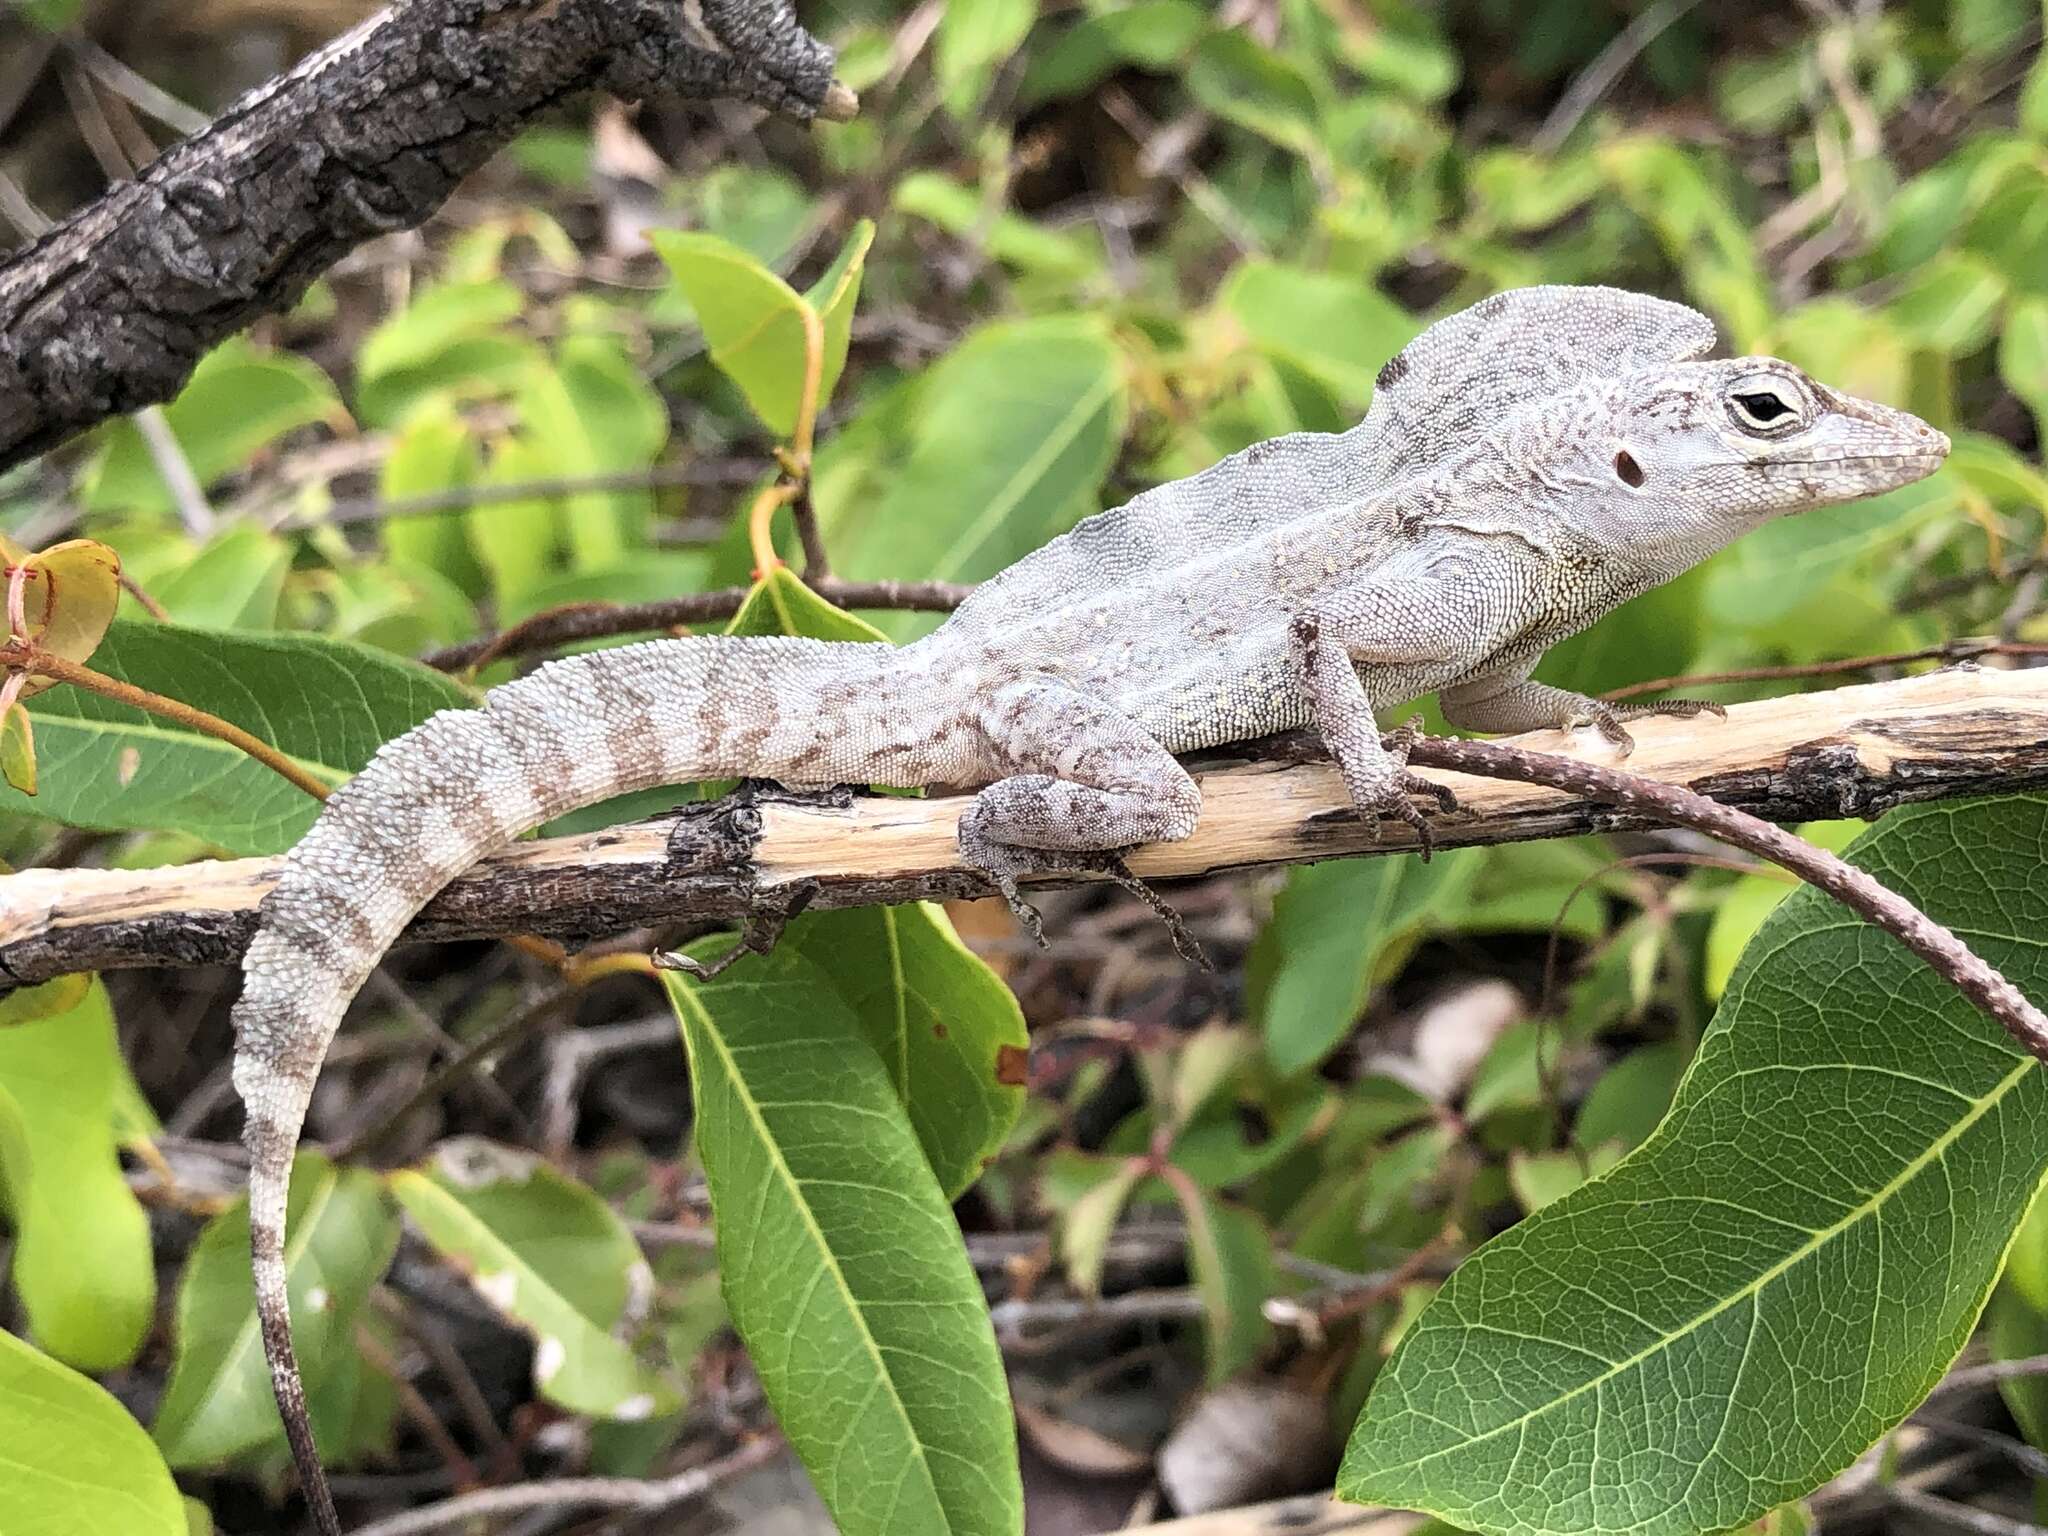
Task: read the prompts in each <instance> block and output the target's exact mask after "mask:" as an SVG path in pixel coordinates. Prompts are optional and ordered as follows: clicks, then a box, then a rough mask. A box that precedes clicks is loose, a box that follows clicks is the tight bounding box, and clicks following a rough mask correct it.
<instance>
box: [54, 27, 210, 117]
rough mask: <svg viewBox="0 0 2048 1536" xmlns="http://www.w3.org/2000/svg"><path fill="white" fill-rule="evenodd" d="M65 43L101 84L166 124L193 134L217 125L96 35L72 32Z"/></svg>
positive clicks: (72, 54)
mask: <svg viewBox="0 0 2048 1536" xmlns="http://www.w3.org/2000/svg"><path fill="white" fill-rule="evenodd" d="M64 46H65V47H66V48H67V49H68V50H69V51H70V53H71V56H72V57H73V58H75V59H76V60H78V62H79V63H81V64H83V65H84V66H85V67H86V68H87V69H88V70H90V71H91V72H92V75H93V78H94V79H96V80H98V81H99V83H100V84H101V85H103V86H105V87H106V88H107V89H108V90H110V91H112V92H114V93H115V94H116V95H118V96H121V97H124V98H126V100H128V101H129V102H130V103H132V104H133V105H134V106H136V107H139V108H140V109H141V110H142V111H144V112H147V113H148V114H149V115H150V116H151V117H153V118H155V119H156V120H157V121H158V122H160V123H162V124H163V125H164V126H165V127H166V128H175V129H176V130H177V131H178V132H179V133H185V134H192V133H204V132H205V131H206V130H207V129H208V128H210V127H211V126H213V119H212V118H210V117H208V116H207V115H206V114H205V113H204V112H201V111H198V110H197V109H196V108H193V107H190V106H187V105H186V104H185V103H184V102H182V101H180V100H178V98H177V97H175V96H173V95H172V94H171V93H170V92H169V91H167V90H165V89H164V88H163V87H162V86H160V85H158V84H157V83H156V82H155V81H153V80H149V79H147V78H145V77H144V76H142V75H139V74H137V73H136V72H135V71H134V70H132V69H130V68H129V67H128V66H127V65H126V64H123V63H122V62H121V61H120V60H119V59H117V58H115V57H114V56H113V55H112V54H111V53H109V52H107V50H106V49H104V48H102V47H101V46H100V45H99V44H98V43H95V42H94V41H92V39H90V38H87V37H78V36H72V37H68V38H66V39H65V41H64Z"/></svg>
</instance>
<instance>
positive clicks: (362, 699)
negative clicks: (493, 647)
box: [0, 619, 474, 854]
mask: <svg viewBox="0 0 2048 1536" xmlns="http://www.w3.org/2000/svg"><path fill="white" fill-rule="evenodd" d="M93 665H94V666H95V667H96V668H98V669H99V670H100V671H102V672H105V673H106V674H108V675H109V676H111V677H115V678H118V679H120V680H121V681H123V682H129V683H134V684H135V685H137V686H138V687H142V688H147V689H149V690H150V691H152V692H154V693H160V694H165V695H168V696H169V697H171V698H174V699H178V700H180V701H181V702H183V703H187V704H191V705H193V706H195V707H197V708H199V709H203V710H206V711H208V712H210V713H212V714H215V715H219V716H221V717H222V718H224V719H226V720H228V721H229V722H231V723H232V724H235V725H239V726H241V727H242V728H243V729H244V730H246V731H249V732H250V733H252V734H253V735H256V736H259V737H261V738H262V739H263V740H265V741H267V742H269V743H271V744H272V745H273V746H275V747H277V748H278V749H280V750H281V751H283V752H284V753H286V754H287V755H288V756H290V757H292V758H294V759H296V760H297V761H298V762H299V763H301V764H303V765H304V766H305V768H306V769H307V770H308V771H309V772H311V773H313V774H314V775H316V776H317V777H319V778H320V779H322V780H324V781H325V782H327V783H330V784H339V783H341V782H342V781H343V780H344V779H346V778H347V777H348V776H349V775H350V774H351V773H354V772H355V771H356V770H357V769H359V768H360V767H362V765H363V764H364V763H366V762H368V761H369V759H370V756H371V754H372V753H374V752H375V751H376V750H377V748H378V747H379V746H381V745H382V744H383V743H384V742H386V741H388V740H390V739H391V738H392V737H393V736H396V735H399V734H400V733H401V732H403V731H406V730H408V729H410V728H411V727H413V726H415V725H417V724H419V723H420V721H422V720H424V719H426V718H427V716H429V715H431V714H433V713H435V712H436V711H438V710H442V709H448V708H453V707H456V706H459V705H464V704H469V703H473V702H474V695H472V694H470V693H469V692H468V691H467V690H465V689H464V688H463V687H462V686H461V685H460V684H458V683H456V682H454V681H453V680H451V679H449V678H447V677H445V676H443V675H442V674H440V673H438V672H435V671H433V670H432V669H431V668H428V667H423V666H420V665H418V664H417V663H414V662H410V661H404V660H401V659H400V658H398V657H395V656H392V655H390V654H389V653H387V652H384V651H377V650H372V649H371V648H370V647H368V646H362V645H355V644H351V643H350V642H348V641H343V640H325V639H321V638H319V637H317V636H314V635H305V634H272V635H246V634H220V633H213V632H210V631H207V630H198V629H186V628H184V627H182V626H180V625H176V624H147V623H136V622H130V621H125V620H118V619H117V620H116V621H115V622H114V624H113V626H112V628H110V629H109V630H108V631H107V637H106V639H105V640H103V641H102V642H101V643H100V647H99V649H98V650H97V651H96V652H95V653H94V654H93ZM30 712H31V713H32V714H33V715H34V716H35V726H36V749H37V755H38V757H39V758H40V760H41V764H42V772H43V784H42V791H41V793H40V794H39V795H37V797H36V798H35V799H33V800H31V799H29V798H28V797H26V796H24V795H22V794H20V792H19V791H17V790H14V789H11V788H0V810H4V811H20V812H26V813H29V814H33V815H39V816H44V817H48V818H51V819H53V820H56V821H61V822H64V823H66V824H68V825H71V826H78V827H94V828H102V829H110V830H173V831H180V832H189V833H191V834H193V835H194V836H197V837H203V838H205V839H207V840H208V841H210V842H213V843H217V844H219V845H220V846H222V847H223V848H226V849H227V850H229V851H230V852H232V853H238V854H254V853H278V852H282V851H283V850H284V849H286V848H289V847H290V846H291V845H292V844H293V843H294V842H296V841H297V840H298V838H299V836H300V834H302V833H303V832H304V831H305V830H306V828H307V827H309V826H311V825H312V823H313V818H314V816H315V815H316V814H318V812H319V809H320V807H319V805H318V803H317V802H315V801H314V800H313V799H312V797H311V796H309V795H307V794H306V792H305V791H304V790H302V789H298V788H295V787H294V786H292V785H291V784H288V783H286V782H285V781H284V780H283V779H281V778H279V777H278V776H277V775H276V774H275V773H273V772H271V770H270V769H268V768H266V767H264V766H263V765H262V764H261V763H258V762H256V761H255V760H254V759H253V758H250V757H248V756H247V755H246V754H244V753H243V752H242V751H241V750H240V749H239V748H237V747H233V746H230V745H229V744H228V743H226V742H224V741H219V740H216V739H215V738H213V737H211V736H202V735H200V734H199V733H197V732H195V731H189V730H186V729H184V728H183V727H182V726H179V725H176V724H174V723H173V722H171V721H169V720H166V719H163V718H161V717H160V716H156V715H149V714H145V713H143V712H142V711H141V710H137V709H131V708H129V707H128V706H127V705H125V704H116V703H114V702H112V701H111V700H108V699H105V698H102V697H100V696H99V695H97V694H91V693H87V692H86V691H85V690H83V689H81V688H72V687H66V688H56V689H52V690H51V691H50V692H48V693H46V694H42V695H40V696H38V697H37V698H36V699H35V700H34V701H33V703H32V704H31V705H30Z"/></svg>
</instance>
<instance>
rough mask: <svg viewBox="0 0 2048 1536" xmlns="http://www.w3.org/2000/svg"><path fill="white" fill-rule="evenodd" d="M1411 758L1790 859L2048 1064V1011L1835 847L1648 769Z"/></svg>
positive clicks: (1417, 751)
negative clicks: (1537, 787) (1536, 787)
mask: <svg viewBox="0 0 2048 1536" xmlns="http://www.w3.org/2000/svg"><path fill="white" fill-rule="evenodd" d="M1410 761H1411V762H1415V763H1421V764H1425V765H1427V766H1429V767H1432V768H1450V769H1454V770H1456V771H1457V772H1460V773H1472V774H1478V775H1481V776H1482V777H1485V778H1494V779H1509V780H1513V781H1515V782H1518V783H1523V784H1541V785H1544V786H1546V787H1548V788H1550V789H1561V790H1563V791H1565V792H1566V793H1567V794H1573V795H1581V796H1584V797H1585V798H1586V799H1588V800H1597V801H1600V802H1602V803H1603V804H1607V805H1616V806H1620V807H1622V808H1624V809H1626V810H1631V811H1637V812H1640V813H1641V814H1643V815H1646V816H1651V817H1654V818H1655V819H1657V820H1659V821H1668V822H1671V823H1673V824H1675V825H1677V826H1681V827H1691V828H1692V829H1693V830H1694V831H1695V832H1704V833H1706V834H1707V836H1709V837H1713V838H1718V839H1719V840H1720V841H1722V842H1724V843H1731V844H1733V845H1734V846H1735V847H1737V848H1742V849H1746V850H1747V851H1749V852H1750V853H1753V854H1755V855H1757V857H1759V858H1764V859H1769V860H1770V861H1771V862H1772V863H1773V864H1779V865H1782V866H1783V867H1785V868H1786V869H1789V870H1791V871H1792V873H1793V874H1795V875H1797V876H1799V877H1800V878H1801V879H1802V880H1804V881H1806V882H1807V883H1808V884H1809V885H1813V886H1817V887H1819V888H1820V889H1821V890H1822V891H1824V892H1826V893H1827V894H1828V895H1830V896H1832V897H1833V898H1834V899H1835V900H1836V901H1839V902H1840V903H1841V904H1842V905H1843V906H1845V907H1847V908H1849V910H1850V911H1852V912H1854V913H1856V914H1857V915H1858V916H1860V917H1862V918H1864V919H1866V920H1867V921H1869V922H1870V923H1872V924H1874V925H1875V926H1876V927H1879V928H1882V929H1883V930H1884V931H1885V932H1887V933H1889V934H1891V935H1892V936H1893V937H1894V938H1896V939H1897V940H1899V942H1900V943H1902V944H1904V945H1905V946H1906V947H1907V948H1908V949H1910V950H1912V951H1913V953H1914V954H1916V955H1918V956H1919V957H1920V958H1921V959H1923V960H1925V961H1926V962H1927V963H1928V964H1929V965H1930V966H1932V967H1933V968H1934V970H1935V971H1936V973H1937V974H1939V975H1941V976H1942V977H1943V978H1945V979H1946V980H1947V981H1948V982H1949V983H1950V985H1952V986H1954V987H1955V988H1956V989H1957V990H1958V991H1959V992H1961V993H1962V994H1963V995H1964V996H1965V997H1967V998H1968V999H1969V1000H1970V1001H1971V1002H1973V1003H1975V1004H1976V1005H1977V1007H1978V1008H1979V1009H1981V1010H1982V1011H1983V1012H1984V1013H1985V1014H1986V1015H1987V1016H1989V1017H1990V1018H1991V1019H1993V1020H1994V1021H1995V1022H1997V1023H1998V1024H1999V1025H2000V1026H2001V1027H2002V1028H2003V1029H2004V1030H2005V1031H2006V1033H2007V1034H2009V1035H2011V1036H2012V1037H2013V1039H2014V1040H2016V1041H2018V1042H2019V1044H2020V1045H2021V1046H2022V1047H2023V1048H2024V1049H2025V1050H2026V1051H2027V1053H2028V1054H2029V1055H2031V1056H2033V1057H2035V1058H2036V1059H2037V1060H2040V1061H2044V1062H2048V1017H2043V1015H2042V1013H2041V1010H2040V1009H2038V1008H2036V1007H2035V1006H2034V1005H2033V1004H2032V1003H2031V1002H2029V1001H2028V1000H2027V999H2026V997H2025V996H2023V995H2022V994H2021V992H2020V990H2019V988H2017V987H2015V986H2014V985H2013V984H2012V983H2011V982H2010V981H2007V980H2006V979H2005V977H2004V976H2003V975H2002V974H2000V972H1999V971H1998V970H1997V969H1996V968H1994V967H1993V966H1991V965H1990V964H1989V963H1988V962H1986V961H1985V960H1983V959H1982V958H1980V957H1979V956H1978V955H1977V954H1976V953H1975V952H1974V951H1973V950H1971V949H1970V947H1969V946H1968V945H1966V944H1965V943H1964V942H1963V941H1962V940H1961V939H1959V938H1957V937H1956V936H1955V934H1953V933H1952V932H1950V931H1949V930H1948V929H1947V928H1944V927H1943V926H1942V925H1941V924H1939V923H1937V922H1935V921H1934V919H1932V918H1931V917H1929V916H1928V915H1927V914H1926V913H1924V912H1922V911H1921V910H1920V909H1919V908H1918V907H1916V906H1914V905H1913V904H1912V903H1911V902H1909V901H1907V900H1906V899H1905V898H1904V897H1903V896H1900V895H1899V894H1898V893H1897V892H1895V891H1892V890H1889V889H1887V888H1886V887H1885V886H1883V885H1881V884H1879V883H1878V882H1877V881H1876V880H1874V879H1872V878H1871V877H1870V876H1869V875H1867V874H1865V873H1864V872H1863V871H1862V870H1860V869H1857V868H1856V867H1855V866H1854V865H1852V864H1849V863H1847V862H1846V861H1845V860H1843V859H1841V858H1840V857H1838V856H1837V855H1835V854H1832V853H1830V852H1828V851H1827V850H1826V849H1824V848H1816V847H1815V846H1814V845H1813V844H1811V843H1809V842H1806V841H1804V840H1803V839H1801V838H1798V837H1794V836H1793V835H1792V834H1791V833H1789V832H1786V831H1784V830H1783V829H1782V828H1779V827H1774V826H1772V825H1771V824H1770V823H1769V822H1767V821H1763V820H1761V819H1759V818H1757V817H1755V816H1752V815H1750V814H1749V813H1748V812H1747V811H1738V810H1736V809H1734V808H1733V807H1732V806H1726V805H1722V804H1721V803H1720V802H1719V801H1717V800H1709V799H1708V798H1707V797H1706V796H1705V795H1702V794H1697V793H1695V792H1694V791H1692V790H1690V789H1681V788H1680V787H1679V786H1677V785H1675V784H1662V783H1659V782H1657V781H1656V780H1654V779H1646V778H1644V777H1642V776H1641V775H1640V774H1633V773H1623V772H1622V771H1621V770H1620V769H1617V768H1605V767H1601V766H1599V765H1597V764H1594V763H1587V762H1580V761H1577V760H1575V759H1573V758H1568V757H1557V756H1555V755H1553V754H1551V753H1547V752H1529V751H1525V750H1524V749H1522V748H1520V747H1510V746H1506V745H1504V744H1502V743H1500V742H1480V741H1451V740H1447V739H1444V738H1441V737H1427V738H1424V739H1422V740H1419V741H1417V742H1416V743H1415V746H1414V750H1413V751H1412V752H1411V754H1410Z"/></svg>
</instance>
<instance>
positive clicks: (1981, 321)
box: [1886, 251, 2006, 357]
mask: <svg viewBox="0 0 2048 1536" xmlns="http://www.w3.org/2000/svg"><path fill="white" fill-rule="evenodd" d="M2005 292H2006V279H2005V275H2004V274H2003V273H2001V272H2000V271H1999V270H1998V269H1997V268H1996V267H1994V266H1993V265H1992V264H1991V263H1990V262H1988V261H1985V260H1984V259H1983V258H1981V257H1978V256H1972V255H1968V254H1965V253H1964V252H1961V251H1953V252H1949V253H1947V254H1945V255H1941V256H1937V257H1936V258H1935V259H1934V260H1932V261H1930V262H1929V263H1928V264H1927V265H1926V266H1924V267H1922V268H1920V270H1919V271H1918V272H1916V273H1915V274H1914V275H1913V277H1912V279H1911V281H1909V282H1908V283H1907V284H1906V288H1905V291H1904V292H1902V293H1901V294H1900V295H1899V296H1898V297H1897V298H1895V299H1893V300H1892V302H1891V304H1890V305H1889V306H1888V307H1887V311H1886V312H1887V313H1888V314H1889V315H1890V316H1891V319H1892V322H1893V323H1894V324H1895V325H1897V326H1898V328H1899V329H1900V330H1901V331H1903V332H1904V333H1905V334H1906V335H1907V336H1908V337H1910V338H1911V339H1912V340H1913V341H1915V342H1917V343H1918V344H1919V345H1921V346H1923V347H1926V348H1927V349H1929V350H1930V351H1933V352H1938V353H1940V354H1941V355H1942V356H1944V357H1960V356H1962V355H1963V354H1965V353H1968V352H1974V351H1976V350H1977V348H1979V347H1981V346H1983V345H1984V343H1985V342H1987V341H1989V340H1990V339H1991V333H1992V330H1993V328H1994V327H1995V326H1996V325H1997V323H1998V308H1999V306H2000V305H2001V304H2003V303H2004V302H2005Z"/></svg>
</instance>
